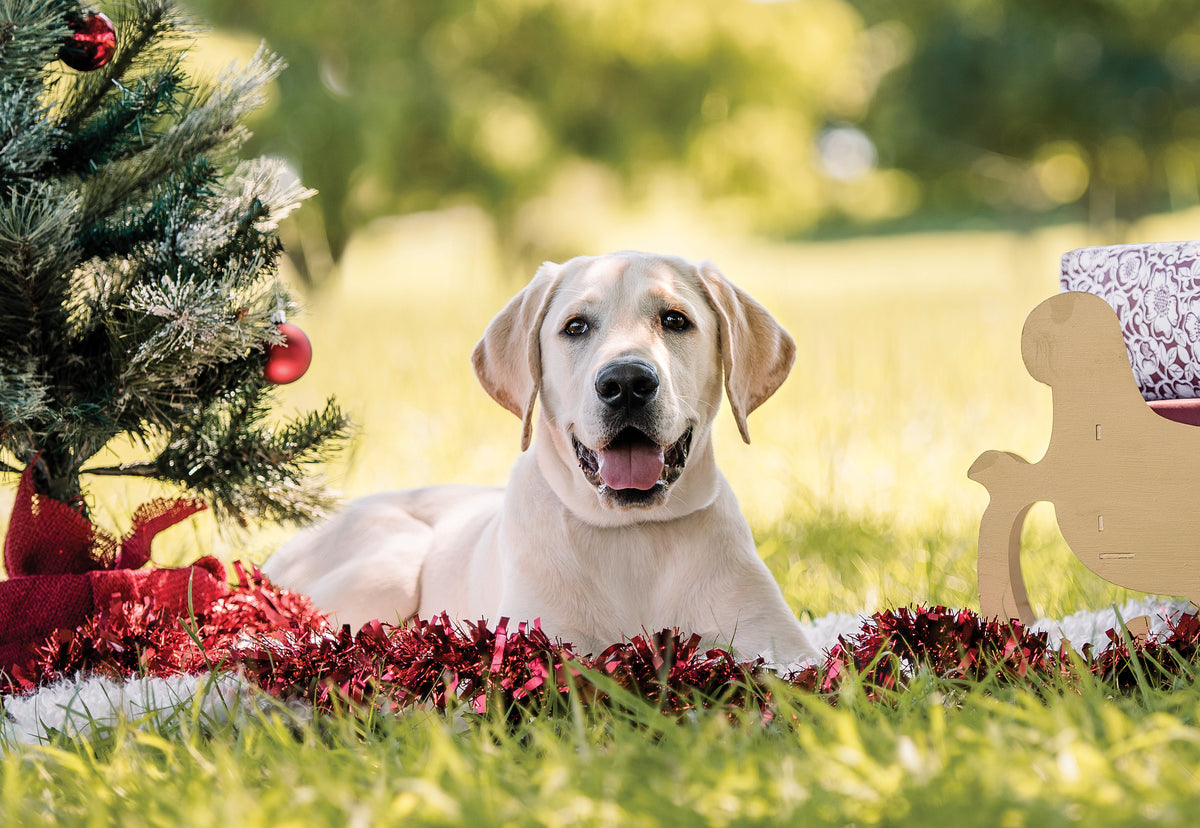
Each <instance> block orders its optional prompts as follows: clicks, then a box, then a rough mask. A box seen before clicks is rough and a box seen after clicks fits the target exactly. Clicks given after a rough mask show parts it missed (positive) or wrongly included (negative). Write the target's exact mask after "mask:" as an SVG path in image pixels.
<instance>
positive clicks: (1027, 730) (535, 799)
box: [0, 212, 1200, 826]
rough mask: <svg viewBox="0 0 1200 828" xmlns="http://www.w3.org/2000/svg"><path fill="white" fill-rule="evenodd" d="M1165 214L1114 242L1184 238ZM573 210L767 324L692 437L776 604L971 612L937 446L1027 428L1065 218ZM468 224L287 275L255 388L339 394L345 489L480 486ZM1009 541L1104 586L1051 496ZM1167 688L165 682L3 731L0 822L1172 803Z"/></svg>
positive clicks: (974, 503)
mask: <svg viewBox="0 0 1200 828" xmlns="http://www.w3.org/2000/svg"><path fill="white" fill-rule="evenodd" d="M1191 218H1192V219H1194V218H1195V216H1192V217H1191ZM1187 219H1188V217H1186V216H1185V217H1177V218H1176V219H1175V220H1174V221H1173V222H1163V223H1158V224H1149V225H1145V226H1143V227H1141V228H1136V229H1135V230H1134V231H1133V232H1132V233H1131V236H1132V237H1135V238H1155V239H1165V238H1180V237H1186V236H1187V235H1189V233H1188V228H1187V221H1186V220H1187ZM602 226H603V227H604V228H606V229H605V230H604V231H603V232H597V233H595V235H594V238H592V239H590V240H585V242H586V243H583V242H581V244H580V252H595V251H604V250H612V249H619V248H624V247H635V248H651V249H656V250H661V251H670V252H676V253H680V254H682V255H685V256H688V257H694V258H701V257H711V258H712V259H714V260H715V261H716V262H718V263H719V265H720V266H721V267H722V268H723V269H724V270H725V272H726V274H727V275H728V276H729V277H730V278H732V279H734V280H735V281H737V282H738V283H739V284H741V285H742V286H744V287H745V288H747V289H748V290H749V291H750V292H751V293H752V294H753V295H755V296H756V297H758V298H759V299H760V300H762V301H763V302H764V303H765V304H766V305H767V306H768V307H770V308H771V309H772V310H773V311H774V312H775V314H776V315H777V316H778V318H779V319H780V320H781V321H782V322H783V323H784V324H785V325H786V326H787V327H788V328H789V329H790V330H791V331H792V333H793V335H794V336H795V337H796V340H797V342H798V344H799V349H800V358H799V360H798V362H797V365H796V368H795V371H794V372H793V375H792V377H791V378H790V380H789V381H788V382H787V383H786V384H785V385H784V387H783V389H782V390H781V392H780V393H779V394H778V395H777V396H776V397H775V398H773V399H771V400H770V401H768V402H767V403H766V405H764V406H763V408H762V409H760V410H759V411H758V412H756V413H755V414H754V415H752V416H751V418H750V430H751V435H752V437H753V443H752V444H751V445H749V446H747V445H743V444H742V443H741V441H740V439H739V438H738V436H737V433H736V429H735V428H734V426H733V424H732V422H731V421H730V419H729V417H728V412H724V416H723V417H722V419H721V420H720V422H719V425H718V429H717V437H716V439H717V443H718V445H717V452H718V459H719V461H720V462H721V464H722V466H723V467H724V469H725V471H726V473H727V475H728V477H729V478H730V480H731V482H732V484H733V486H734V488H735V490H736V491H737V492H738V495H739V498H740V500H741V502H742V505H743V508H744V510H745V512H746V514H747V516H748V517H749V519H750V521H751V524H752V526H753V527H754V530H755V533H756V536H757V538H758V541H759V544H760V550H761V552H762V554H763V556H764V558H765V559H766V561H767V562H768V564H769V565H770V566H771V568H772V570H773V571H774V572H775V574H776V576H777V577H778V578H779V580H780V582H781V583H782V584H783V587H784V591H785V594H786V596H787V599H788V600H789V602H790V603H791V605H792V607H793V608H794V609H795V610H796V611H797V612H798V613H800V614H801V615H802V617H805V618H812V617H819V616H822V615H825V614H827V613H833V612H843V613H854V612H864V611H865V612H870V611H874V610H878V609H884V608H887V607H895V606H900V605H904V604H910V603H944V604H951V605H960V606H977V603H976V600H977V599H976V596H975V547H976V539H975V533H976V531H977V525H978V520H979V516H980V514H981V512H982V510H983V508H984V506H985V504H986V495H985V493H984V491H983V490H982V488H980V487H978V486H977V485H976V484H974V483H972V482H970V481H969V480H967V478H966V470H967V468H968V466H969V465H970V463H971V462H972V460H973V459H974V458H975V457H976V456H977V455H978V454H979V453H980V452H981V451H983V450H985V449H989V448H1003V449H1010V450H1014V451H1017V452H1020V453H1023V454H1025V455H1027V456H1029V457H1030V459H1036V458H1037V457H1039V456H1040V455H1041V453H1042V451H1043V449H1044V447H1045V444H1046V441H1047V439H1048V437H1049V429H1050V419H1049V416H1050V415H1049V408H1050V405H1049V404H1050V400H1049V392H1048V390H1047V389H1046V388H1044V387H1043V386H1040V385H1038V384H1037V383H1035V382H1034V381H1033V380H1032V379H1030V378H1029V377H1028V376H1027V375H1026V374H1025V371H1024V368H1023V366H1022V364H1021V360H1020V356H1019V336H1020V329H1021V324H1022V322H1023V319H1024V317H1025V315H1026V313H1027V312H1028V311H1029V310H1030V309H1031V308H1032V307H1033V306H1034V305H1035V304H1036V303H1037V302H1039V301H1040V300H1041V299H1043V298H1045V297H1046V296H1049V295H1050V294H1052V293H1053V292H1055V291H1056V290H1057V261H1058V257H1059V255H1060V254H1061V253H1062V252H1063V251H1064V250H1067V249H1069V248H1072V247H1075V246H1078V245H1079V244H1082V243H1085V242H1086V241H1087V236H1086V234H1085V233H1084V232H1083V230H1082V228H1077V227H1063V228H1057V229H1050V230H1044V231H1039V232H1037V233H1033V234H1030V235H1016V234H1010V233H962V234H954V235H928V236H909V237H901V238H879V239H867V240H854V241H841V242H836V243H810V244H797V245H779V244H765V243H759V242H752V241H747V240H745V239H738V238H735V237H731V236H724V235H723V234H721V233H719V232H715V231H714V230H713V229H712V228H711V227H704V226H696V225H693V224H690V223H687V222H678V223H676V224H671V223H661V222H660V223H655V222H651V221H647V220H645V219H643V220H640V221H636V222H634V221H630V222H628V223H620V222H608V223H605V224H604V225H602ZM485 228H486V224H485V223H483V222H481V221H480V220H479V219H478V217H476V216H474V215H473V214H472V213H470V212H461V213H455V214H450V215H443V216H437V217H431V216H426V217H415V218H409V219H404V220H397V221H393V222H390V223H387V224H381V225H379V226H376V227H373V228H371V231H370V232H369V233H365V234H363V235H362V236H361V237H360V238H359V239H358V240H357V241H356V243H355V244H354V245H353V247H352V249H351V251H350V255H349V256H348V258H347V260H346V262H345V265H344V272H343V274H342V278H341V280H340V281H339V282H337V283H336V285H333V286H332V287H330V288H329V289H327V290H326V291H325V292H323V293H321V294H319V295H312V296H308V297H306V305H307V309H306V313H305V315H303V316H300V317H297V318H296V321H298V322H299V324H300V325H301V326H302V327H303V328H304V329H306V330H307V331H308V333H309V334H310V335H311V337H312V339H313V342H314V345H315V348H316V357H315V360H314V364H313V367H312V369H311V370H310V371H309V373H308V374H307V375H306V376H305V377H304V378H303V379H302V380H301V381H300V382H298V383H296V384H294V385H292V386H288V387H286V388H284V389H281V391H282V393H281V395H280V396H281V401H282V406H281V410H282V411H283V412H285V413H286V412H287V411H289V410H292V409H295V408H311V407H313V406H314V405H317V404H319V403H321V402H323V401H324V399H325V397H326V396H327V395H330V394H333V395H336V396H337V397H338V398H339V399H340V400H341V402H342V404H343V405H344V406H345V407H346V408H348V409H349V410H350V411H351V412H353V414H354V416H355V418H356V420H357V423H358V426H359V430H358V436H357V439H356V440H355V442H354V444H353V445H352V446H351V447H350V448H349V450H348V451H347V452H346V453H345V454H344V455H343V456H342V457H341V458H339V460H338V461H336V462H334V463H331V464H330V466H329V467H328V468H327V469H326V470H325V471H326V473H327V474H328V475H329V477H330V478H331V479H332V480H333V481H334V482H335V483H336V485H337V486H338V487H339V488H340V489H341V490H342V491H343V492H344V493H345V494H346V495H347V496H354V495H359V494H363V493H367V492H372V491H376V490H379V489H384V488H389V487H399V486H412V485H418V484H426V483H438V482H462V481H483V482H490V483H496V484H500V483H502V482H503V481H504V480H505V478H506V476H507V472H508V468H509V466H510V464H511V463H512V461H513V459H514V457H515V456H516V454H517V452H518V451H519V423H518V422H517V420H516V418H514V417H513V416H512V415H511V414H509V413H507V412H506V411H503V410H502V409H500V408H499V407H498V406H496V405H495V404H494V403H492V402H491V401H490V399H489V398H488V397H487V395H486V394H485V393H484V392H483V391H482V389H480V388H479V387H478V386H477V385H476V383H475V380H474V377H473V376H472V374H471V370H470V363H469V354H470V350H471V347H472V346H473V344H474V342H475V340H476V338H477V337H478V335H479V333H480V332H481V331H482V330H483V327H484V326H485V324H486V323H487V321H488V319H489V318H490V317H491V315H492V314H493V313H495V312H496V311H497V310H498V309H499V308H500V307H501V305H502V304H503V302H504V301H505V300H506V299H507V298H508V296H509V295H511V293H512V292H514V291H515V290H516V289H517V288H518V286H519V284H520V280H519V279H518V278H516V277H511V276H506V275H504V274H501V273H499V272H497V271H498V268H497V265H496V264H495V261H496V257H495V255H494V252H493V245H492V242H491V239H490V236H489V235H488V233H487V231H486V229H485ZM1193 235H1194V234H1193ZM159 493H160V492H158V491H156V490H154V489H153V488H152V487H147V486H146V485H145V484H144V483H140V482H134V483H128V484H126V483H122V482H115V483H114V482H112V481H108V480H106V481H103V485H96V486H94V487H93V488H92V495H93V496H92V500H93V506H94V513H95V515H96V518H97V520H98V521H99V522H100V523H101V524H102V525H105V526H107V527H109V528H111V529H123V528H125V527H126V526H128V521H129V515H130V514H131V513H132V510H133V508H134V507H135V505H136V504H137V503H139V502H140V501H141V500H144V499H146V498H147V497H150V496H152V495H154V494H159ZM6 500H11V494H7V495H6ZM286 535H287V532H286V531H285V530H283V529H281V528H279V527H261V528H257V529H253V530H250V531H247V532H219V531H217V530H216V529H215V528H214V527H213V525H212V523H211V520H209V519H206V518H200V519H193V520H192V521H189V522H188V523H187V524H185V525H184V526H180V527H177V528H175V529H172V530H171V531H170V532H169V533H167V534H165V535H164V536H163V538H162V539H161V542H160V543H159V545H158V546H157V547H156V552H155V559H156V560H157V561H159V562H160V563H165V564H170V563H177V562H186V561H189V560H191V559H194V558H195V557H196V556H198V555H200V554H206V553H215V554H218V555H219V556H220V557H222V558H224V559H226V560H233V559H238V558H240V559H243V560H251V561H259V560H262V559H264V558H265V557H266V555H268V554H269V553H270V551H271V549H272V548H274V546H275V545H276V544H277V543H279V542H280V540H281V539H283V538H284V537H286ZM1026 535H1027V537H1026V540H1025V546H1026V549H1027V555H1026V574H1027V582H1028V586H1029V589H1030V594H1031V598H1032V600H1033V601H1034V604H1035V607H1036V609H1037V610H1038V611H1039V612H1040V613H1041V614H1043V615H1047V616H1051V617H1060V616H1063V615H1066V614H1069V613H1073V612H1075V611H1078V610H1081V609H1095V608H1100V607H1103V606H1106V605H1107V604H1108V602H1109V601H1112V600H1121V599H1123V598H1124V597H1125V596H1126V593H1125V592H1124V591H1123V590H1120V589H1118V588H1116V587H1113V586H1110V585H1107V584H1105V583H1104V582H1102V581H1100V580H1099V579H1098V578H1096V577H1095V576H1094V575H1092V574H1090V573H1089V572H1087V571H1085V570H1084V569H1083V567H1082V564H1080V563H1078V561H1077V560H1076V559H1075V558H1074V557H1073V556H1072V555H1071V554H1070V553H1069V551H1068V550H1067V549H1066V547H1065V546H1064V544H1063V542H1062V541H1061V539H1060V537H1059V536H1058V533H1057V530H1056V529H1055V527H1054V524H1053V513H1052V510H1050V509H1049V508H1048V507H1043V508H1042V509H1041V510H1040V511H1037V512H1035V513H1034V516H1033V519H1032V520H1031V521H1030V523H1029V525H1028V527H1027V532H1026ZM1189 675H1194V674H1189ZM1193 682H1194V679H1186V680H1181V683H1180V684H1179V685H1178V686H1176V687H1173V688H1169V689H1164V690H1160V691H1154V692H1149V691H1147V692H1143V693H1140V694H1135V695H1132V696H1130V697H1123V696H1118V697H1116V698H1114V697H1113V695H1112V691H1111V690H1110V689H1109V688H1108V687H1107V686H1106V685H1099V684H1092V683H1088V682H1084V684H1083V686H1082V687H1078V688H1071V689H1070V690H1068V689H1067V688H1066V687H1065V686H1064V688H1063V689H1062V690H1059V691H1054V690H1051V691H1050V692H1048V693H1047V692H1042V693H1039V692H1036V691H1026V690H1019V689H1016V690H1010V689H1003V688H998V687H993V686H992V684H991V683H989V682H983V683H981V684H979V685H977V686H955V687H950V686H948V685H946V684H945V683H939V682H938V681H936V680H934V679H932V678H931V677H929V676H924V675H923V674H919V675H918V676H916V677H914V681H913V684H912V686H911V687H909V688H908V689H907V690H905V691H904V692H902V693H900V694H898V695H896V696H895V697H894V698H893V699H891V701H889V702H887V703H884V704H877V703H872V702H868V701H866V700H865V698H864V696H863V694H862V692H861V691H857V692H856V691H855V690H854V685H853V682H852V683H851V684H850V685H849V688H848V689H843V690H842V691H841V693H840V695H839V697H838V699H837V700H836V703H835V704H830V703H829V702H828V701H827V700H824V699H821V698H820V697H816V696H812V695H810V694H806V693H801V692H799V691H788V692H783V691H781V692H780V694H779V697H778V699H777V703H778V705H779V711H780V713H781V714H782V715H781V716H780V718H779V719H778V720H777V722H776V724H774V725H764V723H763V722H762V721H760V720H758V719H756V718H755V717H754V715H753V714H749V715H747V714H729V715H727V714H723V713H721V712H711V713H706V714H700V715H692V716H688V717H684V718H682V719H674V718H671V717H668V716H664V715H663V714H662V713H661V712H660V711H659V710H657V709H655V708H654V706H653V705H651V704H649V703H637V704H631V705H630V706H629V707H628V709H627V710H623V711H621V710H589V709H586V708H585V706H582V705H577V706H575V707H573V708H572V712H571V714H570V715H566V714H562V715H559V714H555V713H553V712H552V711H542V712H538V713H535V714H533V715H531V717H530V718H529V719H528V720H527V721H523V722H521V723H520V724H519V725H515V724H514V723H513V722H511V721H508V722H504V721H493V720H490V719H484V720H473V719H472V720H469V721H468V720H465V719H464V718H463V717H462V716H461V715H452V716H444V717H443V716H438V715H435V714H423V713H410V714H406V715H402V716H391V715H381V714H379V713H378V712H377V711H376V712H372V711H370V710H366V711H359V712H356V713H347V714H345V715H335V716H318V717H317V719H316V720H315V721H313V722H311V723H305V722H304V721H303V719H298V720H295V719H293V717H292V713H290V712H288V711H281V713H280V715H251V716H248V717H239V718H237V719H235V721H233V722H210V721H209V720H208V719H207V718H206V717H205V715H204V714H202V713H201V712H200V711H199V708H198V707H197V706H196V705H194V704H189V703H188V702H186V701H184V702H182V703H181V705H180V707H179V709H178V710H176V711H175V713H174V715H173V716H171V717H169V718H168V719H167V720H165V723H164V722H159V723H151V722H137V723H133V724H126V723H118V724H117V725H116V726H114V727H105V726H101V727H98V728H97V729H96V730H95V731H94V732H93V733H92V734H91V735H90V736H89V737H88V738H86V739H78V740H77V739H72V738H71V737H70V736H67V735H63V734H59V735H52V736H51V737H50V739H49V743H48V744H46V745H39V746H33V745H27V746H16V747H15V748H12V749H10V750H7V751H5V750H3V749H2V748H3V746H2V745H0V779H3V780H5V784H4V785H3V786H2V790H0V821H6V824H7V823H11V824H21V825H68V824H72V825H73V824H79V825H83V824H96V823H97V821H99V822H106V821H112V820H114V819H115V820H116V821H118V822H120V823H121V824H134V823H135V822H136V823H137V824H147V825H179V824H189V825H227V824H234V823H236V824H239V825H247V826H258V825H263V826H266V825H272V826H275V825H300V824H305V825H321V824H328V825H347V824H353V825H393V824H399V823H400V822H404V823H405V824H431V825H461V824H467V825H568V824H571V825H605V826H607V825H647V826H649V825H676V824H678V825H700V824H711V825H750V824H765V825H781V824H813V825H818V824H820V825H845V824H851V823H853V824H861V825H868V824H887V825H894V824H914V825H943V824H944V825H949V824H956V825H958V824H961V825H980V826H994V825H1013V826H1017V825H1066V824H1074V823H1075V822H1077V821H1084V822H1088V823H1090V824H1095V825H1129V824H1141V823H1143V822H1145V823H1149V822H1154V823H1155V824H1163V825H1168V824H1169V825H1188V824H1191V822H1192V821H1194V820H1193V819H1192V818H1191V811H1192V803H1193V802H1194V788H1195V775H1196V769H1197V768H1198V767H1200V758H1198V755H1197V751H1196V745H1197V744H1200V742H1198V741H1197V739H1196V732H1195V728H1194V727H1193V726H1192V723H1194V722H1195V720H1196V713H1197V710H1198V709H1200V708H1198V707H1197V704H1198V702H1197V696H1196V691H1195V688H1194V683H1193ZM947 693H949V694H950V696H951V697H952V698H948V697H947V695H946V694H947ZM468 718H469V717H468ZM106 818H107V819H106ZM131 820H132V821H131Z"/></svg>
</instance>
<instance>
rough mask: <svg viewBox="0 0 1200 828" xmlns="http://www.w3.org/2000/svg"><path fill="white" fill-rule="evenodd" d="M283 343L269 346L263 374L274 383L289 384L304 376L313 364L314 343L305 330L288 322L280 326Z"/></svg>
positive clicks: (268, 380)
mask: <svg viewBox="0 0 1200 828" xmlns="http://www.w3.org/2000/svg"><path fill="white" fill-rule="evenodd" d="M279 332H280V333H281V334H283V343H282V344H280V345H275V344H272V345H269V346H267V364H266V365H265V366H263V376H264V377H266V378H267V382H269V383H272V384H274V385H287V384H288V383H289V382H295V381H296V380H298V379H300V378H301V377H302V376H304V372H305V371H307V370H308V366H309V365H311V364H312V343H311V342H309V341H308V337H307V336H306V335H305V333H304V331H302V330H300V329H299V328H297V327H296V326H295V325H292V324H290V323H288V322H284V323H282V324H281V325H280V326H279Z"/></svg>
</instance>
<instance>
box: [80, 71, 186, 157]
mask: <svg viewBox="0 0 1200 828" xmlns="http://www.w3.org/2000/svg"><path fill="white" fill-rule="evenodd" d="M184 81H185V76H184V74H183V72H182V71H181V70H180V68H179V58H178V57H176V58H175V59H174V61H173V62H172V63H171V64H169V65H168V66H166V67H164V68H162V69H159V70H157V71H155V72H153V73H151V74H149V75H148V76H147V77H143V78H138V79H136V80H135V81H134V82H133V83H131V84H128V85H125V84H122V83H121V82H120V81H118V80H116V79H114V80H113V84H114V85H115V86H116V88H117V89H118V90H119V91H120V94H119V95H111V94H110V95H108V96H106V97H105V98H103V99H102V100H103V101H105V102H106V103H105V105H104V106H103V107H102V108H101V110H100V111H99V112H98V113H97V114H96V116H95V117H94V118H92V119H90V120H89V121H88V122H87V124H86V125H84V126H83V127H82V128H81V129H80V130H79V131H78V132H77V133H76V134H75V135H74V137H73V138H72V139H71V140H70V141H67V142H64V143H63V145H62V150H61V152H60V154H59V157H60V158H61V160H62V164H63V166H64V171H66V172H71V173H76V174H87V173H89V172H94V171H96V170H97V169H99V168H100V167H102V166H104V165H105V164H108V163H110V162H112V161H115V160H118V159H121V158H126V157H128V156H130V155H132V154H134V153H136V152H139V151H141V150H142V149H144V148H146V146H148V144H149V143H150V141H151V140H152V138H153V131H154V130H155V129H157V128H158V119H159V118H160V116H161V115H162V114H163V113H164V112H166V111H167V110H168V109H169V107H170V106H171V104H173V103H174V101H175V99H176V97H177V96H178V95H179V94H180V92H181V90H182V89H183V88H184Z"/></svg>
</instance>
